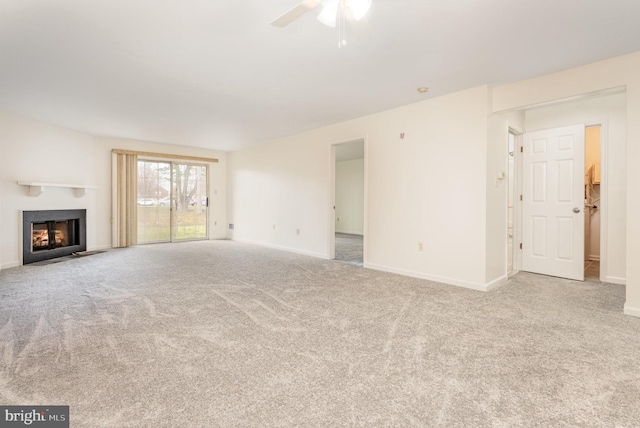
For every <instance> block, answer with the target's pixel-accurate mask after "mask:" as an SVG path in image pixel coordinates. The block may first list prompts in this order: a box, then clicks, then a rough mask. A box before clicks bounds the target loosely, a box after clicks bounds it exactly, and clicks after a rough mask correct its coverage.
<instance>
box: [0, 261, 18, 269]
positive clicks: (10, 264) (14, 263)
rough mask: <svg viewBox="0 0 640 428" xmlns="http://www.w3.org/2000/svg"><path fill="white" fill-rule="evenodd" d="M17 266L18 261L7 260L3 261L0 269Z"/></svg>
mask: <svg viewBox="0 0 640 428" xmlns="http://www.w3.org/2000/svg"><path fill="white" fill-rule="evenodd" d="M18 266H20V262H9V263H3V264H2V268H0V269H2V270H4V269H9V268H14V267H18Z"/></svg>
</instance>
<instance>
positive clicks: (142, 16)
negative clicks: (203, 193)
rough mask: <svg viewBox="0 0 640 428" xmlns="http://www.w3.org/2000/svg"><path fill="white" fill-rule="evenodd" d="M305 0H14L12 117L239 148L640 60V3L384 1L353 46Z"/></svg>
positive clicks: (2, 25)
mask: <svg viewBox="0 0 640 428" xmlns="http://www.w3.org/2000/svg"><path fill="white" fill-rule="evenodd" d="M297 3H298V0H55V1H51V0H0V109H4V110H9V111H13V112H17V113H20V114H25V115H27V116H31V117H34V118H37V119H40V120H43V121H46V122H51V123H54V124H58V125H62V126H66V127H69V128H72V129H76V130H79V131H84V132H88V133H91V134H94V135H104V136H118V137H126V138H134V139H140V140H148V141H157V142H165V143H173V144H183V145H191V146H198V147H207V148H212V149H219V150H236V149H239V148H242V147H247V146H250V145H253V144H259V143H263V142H266V141H270V140H273V139H276V138H279V137H283V136H286V135H291V134H294V133H297V132H301V131H305V130H310V129H313V128H317V127H320V126H323V125H328V124H331V123H335V122H339V121H343V120H347V119H351V118H355V117H360V116H364V115H367V114H371V113H375V112H379V111H382V110H386V109H390V108H393V107H397V106H400V105H404V104H409V103H413V102H417V101H420V100H424V99H427V98H430V97H434V96H438V95H442V94H445V93H449V92H453V91H456V90H461V89H465V88H469V87H473V86H476V85H480V84H485V83H488V84H492V85H497V84H503V83H507V82H512V81H517V80H521V79H525V78H530V77H533V76H537V75H540V74H544V73H549V72H553V71H557V70H562V69H566V68H570V67H573V66H577V65H581V64H586V63H589V62H593V61H597V60H601V59H605V58H609V57H613V56H617V55H621V54H625V53H629V52H633V51H637V50H640V24H638V18H639V17H640V1H638V0H607V1H604V0H517V1H514V0H373V6H372V7H371V10H370V11H369V14H368V18H367V22H363V21H360V22H359V23H357V24H356V26H354V27H352V28H351V29H350V34H349V36H348V44H347V46H346V47H344V48H340V49H339V48H338V47H337V37H338V35H337V30H335V29H331V28H329V27H326V26H324V25H322V24H320V23H319V22H317V21H316V20H315V15H317V13H318V10H314V11H312V12H310V13H309V14H307V15H305V16H303V17H302V18H301V19H299V20H298V21H296V22H294V23H293V24H291V25H290V26H288V27H286V28H284V29H278V28H275V27H272V26H270V25H269V22H270V21H271V20H272V19H274V18H275V17H277V16H279V15H280V14H281V13H283V12H284V11H286V10H288V9H289V8H290V7H292V6H293V5H295V4H297ZM318 9H319V8H318ZM639 72H640V71H639ZM419 86H429V87H430V91H429V92H428V93H427V94H426V95H421V94H418V93H417V91H416V88H417V87H419Z"/></svg>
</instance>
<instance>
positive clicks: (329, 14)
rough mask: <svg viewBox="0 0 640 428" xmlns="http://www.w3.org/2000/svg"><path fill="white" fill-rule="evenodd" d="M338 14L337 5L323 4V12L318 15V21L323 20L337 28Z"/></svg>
mask: <svg viewBox="0 0 640 428" xmlns="http://www.w3.org/2000/svg"><path fill="white" fill-rule="evenodd" d="M337 16H338V8H337V7H331V6H323V7H322V12H320V14H319V15H318V21H320V22H322V23H323V24H324V25H327V26H329V27H332V28H335V27H336V19H337Z"/></svg>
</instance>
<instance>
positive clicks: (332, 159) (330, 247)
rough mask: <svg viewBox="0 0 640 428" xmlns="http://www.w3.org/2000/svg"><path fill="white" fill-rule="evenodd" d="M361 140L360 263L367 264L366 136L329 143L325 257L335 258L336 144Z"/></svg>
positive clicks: (367, 198) (367, 175) (367, 194)
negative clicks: (362, 180) (361, 213)
mask: <svg viewBox="0 0 640 428" xmlns="http://www.w3.org/2000/svg"><path fill="white" fill-rule="evenodd" d="M357 142H362V144H363V147H364V160H363V162H364V202H363V203H364V207H363V217H364V218H363V219H362V222H363V224H362V262H363V263H362V264H363V266H364V267H366V266H367V261H368V259H369V257H368V250H367V248H368V236H369V147H368V138H367V136H366V135H365V136H364V137H357V138H350V139H348V140H341V141H338V142H334V143H330V144H329V151H328V152H329V204H328V219H329V221H328V224H327V258H328V259H329V260H334V259H335V258H336V146H339V145H341V144H350V143H357Z"/></svg>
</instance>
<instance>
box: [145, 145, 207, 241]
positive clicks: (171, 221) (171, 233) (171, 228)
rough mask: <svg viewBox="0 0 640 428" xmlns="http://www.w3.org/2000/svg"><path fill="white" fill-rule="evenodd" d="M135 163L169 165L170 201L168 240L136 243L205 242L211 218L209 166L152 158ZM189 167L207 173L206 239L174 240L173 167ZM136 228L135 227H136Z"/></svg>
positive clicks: (203, 163) (204, 163)
mask: <svg viewBox="0 0 640 428" xmlns="http://www.w3.org/2000/svg"><path fill="white" fill-rule="evenodd" d="M137 161H142V162H157V163H166V164H168V165H169V186H170V187H171V188H170V190H169V200H170V204H169V239H168V240H166V241H150V242H141V243H138V245H149V244H161V243H173V242H188V241H205V240H209V239H210V236H211V224H210V218H211V195H210V186H211V168H210V167H211V165H210V164H209V163H207V162H202V163H198V162H190V161H181V160H176V159H166V158H160V157H152V156H144V157H138V160H137ZM176 164H178V165H191V166H198V167H201V166H204V167H205V168H206V171H207V179H206V195H207V196H206V198H207V207H206V208H207V211H206V220H205V225H206V237H204V238H188V239H174V232H175V230H174V228H175V224H174V223H175V216H176V213H175V207H174V205H173V201H174V197H175V195H174V188H173V185H174V183H173V179H174V165H176ZM136 228H137V225H136Z"/></svg>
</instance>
